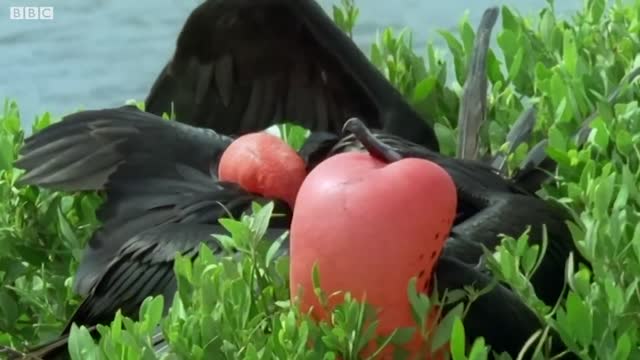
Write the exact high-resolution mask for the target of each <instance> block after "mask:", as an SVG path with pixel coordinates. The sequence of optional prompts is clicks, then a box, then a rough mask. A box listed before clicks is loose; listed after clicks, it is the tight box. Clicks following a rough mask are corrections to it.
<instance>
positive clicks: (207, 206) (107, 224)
mask: <svg viewBox="0 0 640 360" xmlns="http://www.w3.org/2000/svg"><path fill="white" fill-rule="evenodd" d="M169 165H171V164H167V166H165V167H164V168H163V173H162V174H159V173H158V174H156V175H154V176H153V177H148V178H147V177H140V176H137V174H138V167H136V166H129V165H126V166H124V167H121V168H120V169H118V172H117V173H115V174H114V175H113V176H112V177H111V178H110V180H109V183H108V185H107V194H106V197H107V200H106V202H105V203H104V205H103V206H102V208H101V209H100V210H99V212H98V218H99V219H100V220H101V222H102V224H103V225H102V227H101V228H100V229H99V230H98V231H96V232H95V233H94V235H93V237H92V238H91V239H90V240H89V244H88V246H87V248H86V249H85V252H84V255H83V259H82V262H81V264H80V266H79V268H78V272H77V274H76V278H75V281H76V282H75V284H74V287H75V290H76V291H78V292H79V293H80V294H82V295H86V294H87V293H88V292H89V291H90V289H92V288H93V287H94V285H95V282H96V281H97V280H98V278H99V277H100V276H102V273H103V271H104V269H105V267H106V266H107V265H108V264H110V263H111V261H112V260H113V259H114V257H115V256H116V254H117V253H118V252H119V251H120V249H121V248H122V246H123V245H124V244H125V243H127V242H129V241H132V240H131V239H134V238H136V237H137V236H139V235H140V234H143V233H144V232H145V231H156V229H158V228H166V226H167V225H168V224H187V225H192V224H195V225H198V226H200V225H207V226H210V227H211V228H212V229H213V228H214V227H215V226H216V225H218V222H217V221H218V218H220V217H223V216H226V215H228V214H229V213H230V214H232V215H234V216H237V215H239V214H240V213H241V212H243V211H244V210H246V209H248V208H249V207H250V204H251V202H252V201H263V200H264V199H263V198H260V197H258V196H255V195H253V194H249V193H247V192H245V191H244V190H242V189H240V188H239V187H238V186H236V185H234V184H228V183H221V182H218V181H217V180H216V179H215V178H214V177H212V176H211V175H210V174H209V173H205V172H203V171H200V170H197V169H195V168H192V167H187V166H185V165H182V164H172V166H171V167H169ZM276 204H277V205H278V208H277V210H278V211H279V212H282V213H285V214H289V213H290V210H289V207H288V206H286V205H285V204H283V203H281V202H276ZM281 221H284V224H285V225H288V222H287V221H288V218H283V219H282V220H281ZM275 225H278V224H277V223H276V224H275ZM181 229H187V228H181ZM167 231H168V230H167ZM175 241H176V242H177V244H178V245H176V246H179V243H180V241H182V240H181V239H175ZM198 241H200V240H198Z"/></svg>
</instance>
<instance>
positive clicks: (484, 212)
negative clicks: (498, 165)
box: [442, 194, 584, 304]
mask: <svg viewBox="0 0 640 360" xmlns="http://www.w3.org/2000/svg"><path fill="white" fill-rule="evenodd" d="M487 199H488V200H487V201H488V202H487V206H485V207H484V208H482V209H480V210H479V211H478V212H476V213H475V214H473V215H472V216H470V217H468V218H467V219H465V220H464V221H462V222H460V223H459V224H457V225H456V226H454V227H453V229H452V230H451V233H450V235H449V239H448V240H447V241H446V243H445V246H444V249H443V251H442V253H443V256H449V257H452V258H455V259H457V260H459V261H462V262H464V263H466V264H472V265H475V264H478V263H479V262H480V260H481V258H482V256H483V247H486V248H487V249H489V250H490V251H494V250H495V248H496V247H497V246H498V245H500V242H501V237H500V235H501V234H505V235H508V236H512V237H515V238H517V237H519V236H520V235H521V234H522V233H524V232H525V230H526V229H527V227H528V226H531V231H530V232H529V243H530V244H538V245H542V241H543V226H544V227H545V228H546V231H547V235H548V244H547V246H548V247H547V249H546V252H545V254H544V258H543V260H542V263H541V264H540V266H539V267H538V269H537V270H536V273H535V274H534V275H533V276H532V278H531V283H532V285H533V287H534V289H535V291H536V295H537V296H538V297H539V298H540V299H541V300H542V301H544V302H545V303H547V304H555V302H556V301H557V300H558V298H559V297H560V296H561V294H562V291H563V287H564V285H565V280H564V276H563V274H564V270H565V263H566V261H567V259H568V258H569V253H570V252H573V253H574V259H576V261H583V260H584V259H583V258H582V257H581V255H580V253H579V252H578V250H577V248H576V246H575V243H574V241H573V238H572V236H571V233H570V232H569V228H568V227H567V225H566V221H568V220H569V219H570V217H569V215H568V213H567V212H566V210H565V209H563V208H562V207H561V206H560V205H557V204H554V203H551V202H547V201H544V200H542V199H539V198H536V197H532V196H523V195H518V194H491V195H490V196H488V197H487ZM583 262H584V261H583Z"/></svg>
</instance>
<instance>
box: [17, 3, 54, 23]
mask: <svg viewBox="0 0 640 360" xmlns="http://www.w3.org/2000/svg"><path fill="white" fill-rule="evenodd" d="M9 19H11V20H53V6H11V7H9Z"/></svg>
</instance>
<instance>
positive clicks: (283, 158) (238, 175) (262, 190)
mask: <svg viewBox="0 0 640 360" xmlns="http://www.w3.org/2000/svg"><path fill="white" fill-rule="evenodd" d="M306 175H307V171H306V164H305V162H304V160H303V159H302V157H300V155H298V153H297V152H296V151H295V150H294V149H293V148H292V147H291V146H289V145H288V144H287V143H285V142H284V141H283V140H282V139H280V138H279V137H277V136H275V135H272V134H269V133H267V132H256V133H251V134H247V135H243V136H241V137H239V138H237V139H236V140H234V141H233V142H232V143H231V145H229V147H228V148H227V149H226V150H225V152H224V153H223V154H222V156H221V158H220V165H219V166H218V177H219V179H220V181H228V182H232V183H236V184H238V185H240V186H241V187H242V188H243V189H245V190H247V191H249V192H251V193H255V194H259V195H261V196H264V197H268V198H274V199H278V200H283V201H285V202H287V204H289V206H290V207H291V208H292V209H293V206H294V204H295V201H296V196H297V194H298V190H299V189H300V186H301V185H302V182H303V181H304V179H305V177H306Z"/></svg>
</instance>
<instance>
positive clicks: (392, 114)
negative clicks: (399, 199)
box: [146, 0, 438, 150]
mask: <svg viewBox="0 0 640 360" xmlns="http://www.w3.org/2000/svg"><path fill="white" fill-rule="evenodd" d="M172 103H173V110H174V112H175V115H176V118H177V119H178V121H181V122H185V123H188V124H193V125H196V126H199V127H206V128H210V129H213V130H216V131H218V132H221V133H224V134H243V133H247V132H252V131H257V130H261V129H264V128H266V127H268V126H270V125H272V124H275V123H280V122H283V121H290V122H295V123H298V124H300V125H302V126H304V127H305V128H308V129H310V130H312V131H316V130H317V131H329V132H333V133H339V131H340V130H341V128H342V124H343V123H344V122H345V121H346V120H347V119H348V118H349V117H352V116H359V117H362V118H363V119H365V121H366V122H367V123H368V125H369V126H371V127H374V128H382V127H383V126H387V127H388V129H389V130H390V131H392V132H394V133H397V134H398V135H401V136H403V137H406V138H408V139H411V140H413V141H416V142H418V143H421V144H424V145H425V146H427V147H429V148H432V149H434V150H438V142H437V139H436V137H435V133H434V132H433V130H432V128H431V127H430V124H427V123H426V120H425V119H422V118H421V117H420V116H419V115H418V114H417V113H416V112H415V111H414V109H413V108H412V107H411V106H410V105H409V104H408V103H407V102H406V101H405V99H404V98H403V96H402V95H401V94H400V93H399V92H398V91H397V90H396V89H395V88H394V86H393V85H392V84H390V83H389V82H388V81H387V80H386V78H385V77H384V76H383V75H382V74H381V73H380V72H379V71H378V70H377V69H376V68H375V67H374V65H373V64H371V63H370V62H369V60H368V59H367V57H366V56H365V55H364V54H363V53H362V52H361V51H360V49H358V47H357V46H356V44H355V43H354V42H353V41H352V40H351V39H350V38H349V37H348V36H347V35H346V34H345V33H344V32H342V31H341V30H340V29H339V28H338V27H337V26H336V25H335V24H334V22H333V21H332V19H331V18H330V17H329V16H327V14H325V12H324V10H323V9H322V8H321V7H320V6H319V5H318V4H317V3H316V2H315V1H314V0H208V1H205V2H204V3H203V4H201V5H200V6H198V7H197V8H196V9H195V10H194V11H193V12H192V14H191V15H190V16H189V18H188V19H187V21H186V23H185V25H184V27H183V29H182V31H181V32H180V34H179V36H178V40H177V44H176V50H175V53H174V55H173V57H172V59H171V60H170V61H169V63H168V64H167V65H166V66H165V67H164V69H163V70H162V72H161V73H160V75H159V76H158V78H157V79H156V80H155V83H154V84H153V86H152V88H151V91H150V93H149V95H148V97H147V99H146V111H149V112H152V113H154V114H158V115H162V114H163V113H171V110H172Z"/></svg>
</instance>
